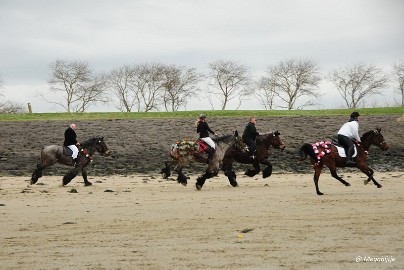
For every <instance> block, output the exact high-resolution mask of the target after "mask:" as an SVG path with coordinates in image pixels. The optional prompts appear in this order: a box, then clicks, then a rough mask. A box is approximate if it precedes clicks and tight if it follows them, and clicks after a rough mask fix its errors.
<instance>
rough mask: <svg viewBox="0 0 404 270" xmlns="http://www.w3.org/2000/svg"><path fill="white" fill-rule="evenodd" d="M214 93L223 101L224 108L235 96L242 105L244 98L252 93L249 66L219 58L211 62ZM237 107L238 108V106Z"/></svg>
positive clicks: (210, 75)
mask: <svg viewBox="0 0 404 270" xmlns="http://www.w3.org/2000/svg"><path fill="white" fill-rule="evenodd" d="M209 67H210V74H209V78H210V79H211V82H210V84H209V85H210V86H211V87H212V88H213V91H212V94H213V95H215V96H217V97H218V99H219V100H220V102H221V107H222V110H225V109H226V107H227V105H228V103H229V102H230V101H232V100H233V99H235V98H238V99H239V103H238V107H240V105H241V103H242V101H243V98H244V97H246V96H248V95H250V94H251V93H252V92H251V88H250V86H251V76H250V75H249V74H248V69H247V67H245V66H243V65H241V64H238V63H236V62H234V61H224V60H218V61H215V62H212V63H210V64H209ZM238 107H237V108H238Z"/></svg>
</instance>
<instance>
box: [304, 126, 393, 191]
mask: <svg viewBox="0 0 404 270" xmlns="http://www.w3.org/2000/svg"><path fill="white" fill-rule="evenodd" d="M372 144H373V145H376V146H378V147H379V148H380V149H382V150H383V151H385V150H387V149H389V147H388V145H387V143H386V141H385V140H384V138H383V135H382V133H381V128H376V129H375V130H370V131H367V132H365V133H364V134H363V135H362V137H361V144H360V146H356V151H357V155H356V167H357V168H359V169H360V170H361V171H362V172H363V173H365V174H366V175H367V176H368V179H367V180H365V185H366V184H368V183H369V182H370V180H372V181H373V183H374V184H375V185H376V186H377V187H378V188H381V187H382V185H380V184H379V183H378V182H377V181H376V180H375V179H374V178H373V170H372V169H371V168H369V166H368V165H367V163H366V158H367V154H368V153H367V151H368V150H369V148H370V146H371V145H372ZM307 155H309V156H310V162H311V164H312V165H313V169H314V184H315V186H316V192H317V194H318V195H324V193H322V192H320V189H319V188H318V180H319V178H320V174H321V170H322V168H323V166H327V167H328V169H329V170H330V172H331V175H332V177H334V178H335V179H337V180H338V181H340V182H341V183H342V184H344V185H345V186H350V184H349V183H348V182H346V181H345V180H344V179H342V178H341V177H339V176H338V174H337V169H336V168H337V167H347V165H346V161H347V158H346V157H341V156H340V155H339V154H338V149H337V147H336V146H335V145H334V144H329V143H324V142H321V143H316V144H308V143H305V144H303V146H302V147H301V148H300V160H301V161H303V160H305V159H306V158H307ZM350 167H355V165H354V166H350Z"/></svg>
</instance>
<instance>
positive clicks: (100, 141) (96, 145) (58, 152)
mask: <svg viewBox="0 0 404 270" xmlns="http://www.w3.org/2000/svg"><path fill="white" fill-rule="evenodd" d="M95 152H98V153H100V154H101V155H102V156H108V155H109V154H110V151H109V150H108V147H107V145H106V144H105V142H104V138H92V139H90V140H88V141H85V142H83V143H82V144H81V147H80V152H79V155H78V156H77V165H76V166H74V168H73V169H71V170H70V171H69V172H68V173H66V174H65V176H64V177H63V185H64V186H65V185H67V184H68V183H69V182H70V181H71V180H72V179H73V178H74V177H76V176H77V174H78V173H79V172H80V171H81V175H82V176H83V179H84V185H85V186H91V185H92V183H91V182H89V181H88V179H87V169H86V166H87V165H88V164H89V163H90V162H91V161H92V159H93V155H94V153H95ZM55 163H60V164H63V165H67V166H73V165H74V161H73V158H72V156H71V154H70V153H66V151H65V150H64V147H62V146H59V145H48V146H46V147H44V148H43V149H42V151H41V162H40V163H38V164H37V168H36V169H35V171H34V172H33V173H32V177H31V185H32V184H35V183H36V182H38V179H39V178H41V177H42V172H43V170H44V169H45V168H47V167H49V166H52V165H53V164H55Z"/></svg>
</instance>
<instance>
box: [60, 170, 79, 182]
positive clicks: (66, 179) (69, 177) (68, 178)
mask: <svg viewBox="0 0 404 270" xmlns="http://www.w3.org/2000/svg"><path fill="white" fill-rule="evenodd" d="M78 173H79V169H78V168H77V167H74V169H72V170H70V171H68V172H67V173H66V174H65V176H63V185H64V186H66V185H67V184H69V183H70V181H72V179H73V178H74V177H76V176H77V174H78Z"/></svg>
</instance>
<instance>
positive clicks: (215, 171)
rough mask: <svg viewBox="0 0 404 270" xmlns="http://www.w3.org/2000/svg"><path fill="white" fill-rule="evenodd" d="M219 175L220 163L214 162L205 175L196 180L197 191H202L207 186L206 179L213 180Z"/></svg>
mask: <svg viewBox="0 0 404 270" xmlns="http://www.w3.org/2000/svg"><path fill="white" fill-rule="evenodd" d="M218 173H219V162H213V163H211V164H209V165H208V168H207V169H206V171H205V173H204V174H202V175H201V176H199V177H198V178H197V179H196V183H195V187H196V189H197V190H201V189H202V187H203V185H204V184H205V181H206V179H209V178H212V177H214V176H216V175H218Z"/></svg>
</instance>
